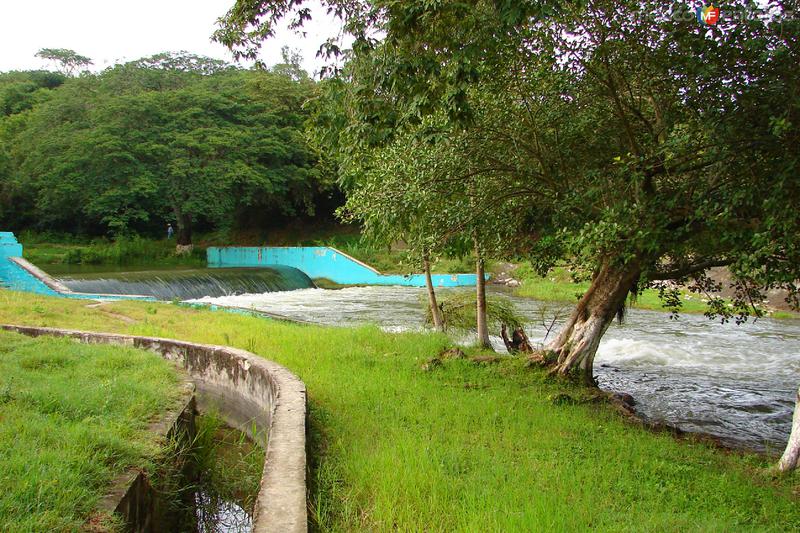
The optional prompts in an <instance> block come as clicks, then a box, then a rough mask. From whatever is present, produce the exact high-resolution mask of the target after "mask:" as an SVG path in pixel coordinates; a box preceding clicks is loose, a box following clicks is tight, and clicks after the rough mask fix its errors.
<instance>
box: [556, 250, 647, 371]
mask: <svg viewBox="0 0 800 533" xmlns="http://www.w3.org/2000/svg"><path fill="white" fill-rule="evenodd" d="M640 272H641V271H640V268H639V265H638V263H632V264H631V263H629V264H627V265H624V266H619V265H614V264H613V263H612V262H611V261H604V262H603V263H602V265H601V268H600V270H599V271H598V272H597V273H596V275H595V276H594V278H593V279H592V283H591V285H590V286H589V290H588V291H586V294H584V295H583V297H582V298H581V300H580V302H578V305H577V307H576V308H575V310H574V311H573V312H572V315H570V318H569V320H568V321H567V323H566V324H564V327H563V328H562V329H561V331H560V332H559V334H558V337H556V338H555V339H554V340H553V341H552V342H551V343H550V344H548V345H547V347H546V349H547V350H549V351H551V352H553V353H554V354H555V355H556V356H557V360H556V362H555V366H554V371H555V372H557V373H559V374H562V375H565V376H566V375H576V374H578V375H579V376H580V378H581V379H582V380H583V381H584V383H586V384H587V385H594V384H595V382H594V375H593V367H594V356H595V354H596V353H597V347H598V346H599V345H600V339H601V338H602V337H603V334H604V333H605V332H606V330H607V329H608V326H609V325H610V324H611V322H612V321H613V320H614V316H615V315H616V314H617V313H618V312H620V311H621V310H622V309H623V307H624V305H625V299H626V298H627V296H628V293H629V292H630V290H631V289H632V288H633V287H634V285H635V284H636V283H637V281H638V280H639V274H640Z"/></svg>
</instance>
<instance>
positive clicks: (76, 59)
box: [36, 48, 92, 76]
mask: <svg viewBox="0 0 800 533" xmlns="http://www.w3.org/2000/svg"><path fill="white" fill-rule="evenodd" d="M36 57H40V58H42V59H47V60H49V61H52V62H53V63H54V64H55V65H56V67H57V68H58V71H59V72H60V73H61V74H63V75H64V76H72V75H73V74H75V71H76V70H77V69H80V68H84V69H85V68H86V67H88V66H89V65H91V64H92V60H91V59H90V58H88V57H86V56H82V55H80V54H78V53H77V52H75V51H74V50H69V49H67V48H42V49H41V50H39V51H38V52H36Z"/></svg>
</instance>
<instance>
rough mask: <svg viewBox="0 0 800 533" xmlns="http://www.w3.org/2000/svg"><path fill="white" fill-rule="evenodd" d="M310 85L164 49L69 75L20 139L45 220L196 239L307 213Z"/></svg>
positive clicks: (17, 152)
mask: <svg viewBox="0 0 800 533" xmlns="http://www.w3.org/2000/svg"><path fill="white" fill-rule="evenodd" d="M311 89H312V87H311V86H310V85H308V84H306V85H304V86H301V85H300V84H299V82H295V81H293V80H291V79H289V78H288V77H286V76H282V75H279V74H272V73H269V72H258V71H242V70H239V69H234V68H232V67H230V66H228V65H225V64H223V63H221V62H217V61H214V60H208V59H205V58H200V57H197V56H191V55H186V54H178V55H174V54H161V55H159V56H154V57H152V58H147V59H143V60H139V61H136V62H133V63H130V64H126V65H121V66H118V67H115V68H112V69H109V70H108V71H107V72H105V73H103V74H102V75H100V76H97V77H95V76H84V77H81V78H77V79H73V80H70V81H69V82H68V83H67V85H66V86H65V87H64V88H63V89H61V90H60V91H59V92H58V94H57V95H55V96H54V97H53V98H52V99H51V100H50V101H49V102H46V103H45V104H43V105H41V106H38V107H37V108H36V109H34V110H33V112H32V113H31V115H30V117H29V120H28V125H27V127H26V128H24V129H23V131H21V132H20V133H19V135H18V136H17V137H16V139H15V146H14V148H13V150H12V154H13V155H14V156H15V161H16V166H17V168H18V176H19V178H18V179H19V180H20V181H24V182H26V183H27V184H28V185H29V186H30V187H31V188H32V189H33V190H35V191H36V204H37V207H38V210H39V211H40V213H41V217H42V218H41V220H40V222H41V223H42V224H43V225H45V226H47V225H53V224H72V227H73V228H75V229H81V227H83V229H84V230H85V229H86V226H87V225H88V226H89V227H91V226H92V225H97V224H99V225H101V226H104V227H106V228H108V229H109V230H110V231H111V232H112V233H116V234H119V233H126V232H129V231H132V230H136V229H138V228H141V227H142V226H143V225H147V224H149V222H150V221H152V220H157V221H164V224H165V223H166V222H167V221H171V222H173V223H175V224H176V225H177V228H178V231H177V237H178V244H179V245H181V246H188V245H190V244H191V233H192V229H193V227H194V226H195V225H196V223H197V222H198V221H203V222H204V223H206V224H211V225H212V226H214V227H220V226H223V227H224V226H230V225H232V224H233V222H234V217H235V215H236V213H237V212H240V211H242V210H244V209H248V208H251V207H255V206H258V207H259V208H261V209H272V210H282V211H284V212H289V213H291V212H293V211H294V209H296V208H301V209H305V208H307V206H308V205H310V204H311V202H312V199H313V198H312V196H313V194H314V191H315V190H316V178H317V172H316V170H315V169H314V163H315V158H314V156H313V154H312V153H311V151H310V150H309V149H308V147H307V144H306V142H305V139H304V137H303V130H302V124H303V120H304V116H303V113H302V112H301V109H300V107H301V105H302V102H303V100H304V99H305V98H306V97H307V96H308V94H309V93H310V90H311Z"/></svg>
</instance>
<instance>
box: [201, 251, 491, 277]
mask: <svg viewBox="0 0 800 533" xmlns="http://www.w3.org/2000/svg"><path fill="white" fill-rule="evenodd" d="M207 254H208V255H207V257H208V266H209V267H212V268H231V267H251V268H252V267H269V266H275V265H283V266H288V267H294V268H296V269H298V270H301V271H302V272H305V273H306V274H307V275H308V276H309V277H310V278H312V279H315V278H325V279H329V280H331V281H333V282H334V283H338V284H340V285H397V286H401V287H424V286H425V276H424V275H423V274H410V275H405V276H404V275H400V274H381V273H380V272H378V271H377V270H375V269H374V268H372V267H371V266H369V265H366V264H364V263H362V262H361V261H359V260H357V259H354V258H352V257H350V256H349V255H347V254H345V253H344V252H341V251H339V250H337V249H336V248H331V247H328V246H305V247H285V248H284V247H249V246H245V247H243V246H228V247H211V248H209V249H208V252H207ZM431 278H432V280H433V285H434V286H435V287H473V286H475V283H476V278H475V274H434V275H433V276H431Z"/></svg>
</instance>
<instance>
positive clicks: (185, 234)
mask: <svg viewBox="0 0 800 533" xmlns="http://www.w3.org/2000/svg"><path fill="white" fill-rule="evenodd" d="M177 243H178V246H189V245H191V244H192V215H187V214H184V213H181V214H180V215H178V241H177Z"/></svg>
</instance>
